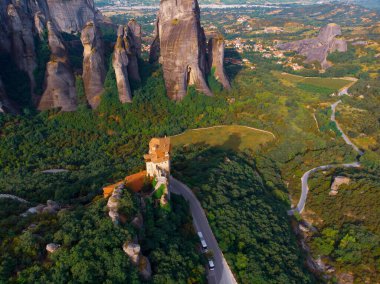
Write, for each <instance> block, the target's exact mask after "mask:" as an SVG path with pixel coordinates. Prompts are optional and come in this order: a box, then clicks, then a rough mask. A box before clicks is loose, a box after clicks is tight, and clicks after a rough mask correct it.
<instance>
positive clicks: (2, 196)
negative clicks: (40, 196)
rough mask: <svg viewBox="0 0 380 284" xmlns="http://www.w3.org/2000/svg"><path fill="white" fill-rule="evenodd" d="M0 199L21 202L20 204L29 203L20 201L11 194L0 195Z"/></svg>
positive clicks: (23, 200) (20, 199)
mask: <svg viewBox="0 0 380 284" xmlns="http://www.w3.org/2000/svg"><path fill="white" fill-rule="evenodd" d="M2 198H9V199H13V200H16V201H19V202H22V203H29V202H28V201H26V200H25V199H22V198H20V197H17V196H15V195H11V194H0V199H2Z"/></svg>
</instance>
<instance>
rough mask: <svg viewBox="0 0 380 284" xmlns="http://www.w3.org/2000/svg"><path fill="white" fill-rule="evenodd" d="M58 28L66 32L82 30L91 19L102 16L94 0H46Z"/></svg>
mask: <svg viewBox="0 0 380 284" xmlns="http://www.w3.org/2000/svg"><path fill="white" fill-rule="evenodd" d="M46 2H47V5H48V8H49V11H50V16H51V19H52V21H53V22H54V23H55V25H56V26H57V28H58V29H59V30H61V31H63V32H66V33H76V32H80V31H81V30H82V28H83V27H84V26H85V25H86V23H87V22H89V21H94V20H95V19H96V18H97V17H101V15H100V13H99V12H98V11H97V10H96V9H95V4H94V1H93V0H46Z"/></svg>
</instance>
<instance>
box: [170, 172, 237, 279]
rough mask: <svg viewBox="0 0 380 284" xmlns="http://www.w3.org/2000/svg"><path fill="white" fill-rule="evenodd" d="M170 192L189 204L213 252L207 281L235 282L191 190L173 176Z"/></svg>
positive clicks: (198, 228)
mask: <svg viewBox="0 0 380 284" xmlns="http://www.w3.org/2000/svg"><path fill="white" fill-rule="evenodd" d="M169 184H170V188H169V190H170V192H171V193H175V194H180V195H182V196H183V198H185V200H187V201H188V202H189V204H190V211H191V215H192V216H193V223H194V227H195V229H196V230H197V231H198V232H202V234H203V237H204V238H205V240H206V243H207V246H208V248H209V249H210V250H212V251H213V253H214V264H215V270H214V271H208V276H207V278H208V282H209V283H212V284H235V283H237V282H236V280H235V278H234V276H233V274H232V272H231V269H230V268H229V266H228V264H227V261H226V260H225V258H224V256H223V253H222V251H221V250H220V248H219V246H218V242H217V241H216V239H215V237H214V234H213V233H212V230H211V228H210V225H209V223H208V221H207V217H206V214H205V212H204V211H203V208H202V206H201V204H200V202H199V201H198V199H197V198H196V196H195V195H194V193H193V192H192V191H191V189H190V188H189V187H187V186H186V185H185V184H183V183H182V182H180V181H178V180H176V179H175V178H174V177H170V183H169Z"/></svg>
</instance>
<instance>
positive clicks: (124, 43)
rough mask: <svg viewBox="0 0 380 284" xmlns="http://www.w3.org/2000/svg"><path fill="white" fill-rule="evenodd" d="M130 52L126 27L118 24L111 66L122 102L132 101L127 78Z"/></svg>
mask: <svg viewBox="0 0 380 284" xmlns="http://www.w3.org/2000/svg"><path fill="white" fill-rule="evenodd" d="M130 53H131V51H130V49H129V40H128V28H126V27H123V26H119V28H118V31H117V40H116V44H115V48H114V53H113V56H112V66H113V69H114V70H115V76H116V82H117V90H118V93H119V100H120V102H121V103H123V104H124V103H128V102H132V93H131V87H130V85H129V78H128V63H129V60H128V54H130Z"/></svg>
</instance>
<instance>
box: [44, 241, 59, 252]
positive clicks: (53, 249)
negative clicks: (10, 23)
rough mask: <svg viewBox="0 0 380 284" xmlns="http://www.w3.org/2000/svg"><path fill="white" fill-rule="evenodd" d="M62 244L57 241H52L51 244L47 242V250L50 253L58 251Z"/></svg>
mask: <svg viewBox="0 0 380 284" xmlns="http://www.w3.org/2000/svg"><path fill="white" fill-rule="evenodd" d="M60 247H61V246H60V245H59V244H55V243H50V244H47V245H46V250H47V252H49V253H54V252H56V251H57V250H58V249H59V248H60Z"/></svg>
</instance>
